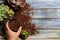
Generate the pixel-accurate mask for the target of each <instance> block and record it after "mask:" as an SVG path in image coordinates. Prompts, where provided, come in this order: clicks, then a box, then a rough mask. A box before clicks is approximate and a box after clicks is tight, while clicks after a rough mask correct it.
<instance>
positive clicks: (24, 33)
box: [20, 29, 30, 38]
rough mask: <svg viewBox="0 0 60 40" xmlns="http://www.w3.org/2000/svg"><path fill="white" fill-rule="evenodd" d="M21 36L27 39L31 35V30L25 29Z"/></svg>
mask: <svg viewBox="0 0 60 40" xmlns="http://www.w3.org/2000/svg"><path fill="white" fill-rule="evenodd" d="M20 35H21V37H22V38H27V37H28V36H29V35H30V31H29V29H23V30H22V31H21V34H20Z"/></svg>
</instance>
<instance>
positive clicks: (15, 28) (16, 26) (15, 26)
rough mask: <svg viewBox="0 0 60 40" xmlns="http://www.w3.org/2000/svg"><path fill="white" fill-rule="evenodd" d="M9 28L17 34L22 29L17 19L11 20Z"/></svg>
mask: <svg viewBox="0 0 60 40" xmlns="http://www.w3.org/2000/svg"><path fill="white" fill-rule="evenodd" d="M8 26H9V28H10V29H11V30H12V31H14V32H17V31H18V29H19V27H20V23H19V22H18V21H17V20H16V19H11V20H9V24H8Z"/></svg>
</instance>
